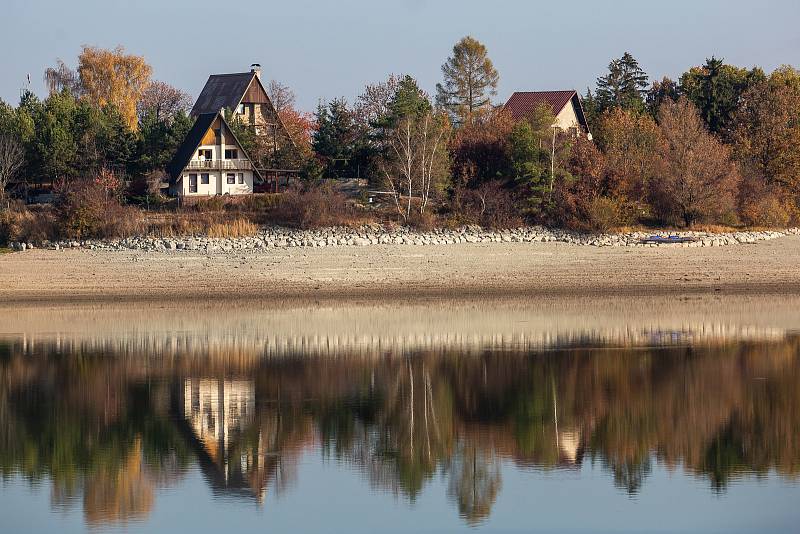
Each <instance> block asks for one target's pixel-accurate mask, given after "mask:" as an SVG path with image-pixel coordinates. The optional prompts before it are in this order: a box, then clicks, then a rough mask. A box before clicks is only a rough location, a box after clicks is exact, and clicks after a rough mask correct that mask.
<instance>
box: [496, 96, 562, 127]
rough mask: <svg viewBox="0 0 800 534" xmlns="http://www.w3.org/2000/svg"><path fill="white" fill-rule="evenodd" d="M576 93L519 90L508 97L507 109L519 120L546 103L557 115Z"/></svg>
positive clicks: (554, 114)
mask: <svg viewBox="0 0 800 534" xmlns="http://www.w3.org/2000/svg"><path fill="white" fill-rule="evenodd" d="M575 94H576V93H575V91H518V92H516V93H514V94H513V95H511V98H509V99H508V102H506V105H505V109H506V110H508V111H509V112H511V117H512V118H513V119H514V120H517V121H518V120H522V119H524V118H525V117H527V116H529V115H530V114H531V113H532V112H533V110H535V109H536V108H537V107H539V106H541V105H545V106H549V107H550V109H552V110H553V116H554V117H555V116H557V115H558V114H559V113H561V110H562V109H564V106H566V105H567V104H568V103H569V101H570V100H572V97H573V96H575Z"/></svg>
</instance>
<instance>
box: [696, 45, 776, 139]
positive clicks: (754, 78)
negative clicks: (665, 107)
mask: <svg viewBox="0 0 800 534" xmlns="http://www.w3.org/2000/svg"><path fill="white" fill-rule="evenodd" d="M765 79H766V75H765V74H764V71H763V70H761V69H760V68H757V67H756V68H753V69H751V70H747V69H744V68H739V67H734V66H732V65H726V64H725V62H724V60H722V59H717V58H715V57H713V56H712V57H711V59H707V60H706V63H705V65H703V66H702V67H693V68H692V69H690V70H689V71H688V72H686V73H684V74H683V75H682V76H681V80H680V89H681V92H682V93H683V94H685V95H686V96H687V98H688V99H689V100H690V101H691V102H692V103H693V104H694V105H695V106H696V107H697V109H698V110H699V111H700V116H701V118H702V119H703V121H704V122H705V123H706V126H707V127H708V129H709V130H710V131H711V132H712V133H715V134H718V135H721V136H722V137H723V138H724V139H728V138H729V136H730V130H731V126H732V122H733V115H734V114H735V112H736V110H737V109H738V108H739V104H740V102H741V97H742V95H743V94H744V93H745V91H747V89H748V88H749V87H752V86H753V85H755V84H757V83H760V82H762V81H764V80H765Z"/></svg>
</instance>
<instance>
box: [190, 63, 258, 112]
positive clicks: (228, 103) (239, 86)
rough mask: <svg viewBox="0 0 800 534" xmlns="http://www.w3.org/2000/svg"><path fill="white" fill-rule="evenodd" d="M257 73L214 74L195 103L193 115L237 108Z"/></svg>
mask: <svg viewBox="0 0 800 534" xmlns="http://www.w3.org/2000/svg"><path fill="white" fill-rule="evenodd" d="M255 75H256V74H255V73H254V72H239V73H235V74H212V75H211V76H209V77H208V81H207V82H206V85H205V86H204V87H203V90H202V91H201V92H200V96H198V97H197V102H195V103H194V107H193V108H192V116H198V115H202V114H204V113H217V112H218V111H220V110H222V109H226V108H227V109H233V108H235V107H236V106H237V105H238V104H239V102H240V101H241V100H242V97H243V96H244V93H245V91H247V88H248V87H249V86H250V82H251V81H252V80H253V77H254V76H255Z"/></svg>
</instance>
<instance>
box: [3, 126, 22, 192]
mask: <svg viewBox="0 0 800 534" xmlns="http://www.w3.org/2000/svg"><path fill="white" fill-rule="evenodd" d="M24 163H25V151H24V150H23V148H22V145H21V144H20V143H19V141H17V140H16V139H14V138H13V137H10V136H8V135H0V199H2V198H4V197H5V192H6V187H7V186H8V184H9V183H10V182H11V180H12V179H13V178H14V176H16V174H17V173H18V172H19V170H20V169H21V168H22V165H23V164H24Z"/></svg>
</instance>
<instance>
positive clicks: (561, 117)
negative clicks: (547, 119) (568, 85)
mask: <svg viewBox="0 0 800 534" xmlns="http://www.w3.org/2000/svg"><path fill="white" fill-rule="evenodd" d="M540 106H547V107H549V108H550V109H551V110H552V111H553V116H554V117H555V118H556V120H555V122H554V123H553V126H554V127H558V128H560V129H561V130H563V131H565V132H572V133H573V134H574V135H586V136H587V137H588V138H589V139H591V138H592V133H591V131H590V130H589V123H588V122H587V121H586V115H585V114H584V112H583V105H582V104H581V98H580V96H578V93H577V91H517V92H515V93H514V94H512V95H511V98H509V99H508V102H506V104H505V106H503V109H504V110H506V111H508V112H509V113H510V114H511V117H512V118H513V119H514V120H515V121H521V120H523V119H526V118H528V117H530V116H531V115H532V114H533V112H534V111H535V110H536V109H537V108H538V107H540Z"/></svg>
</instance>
